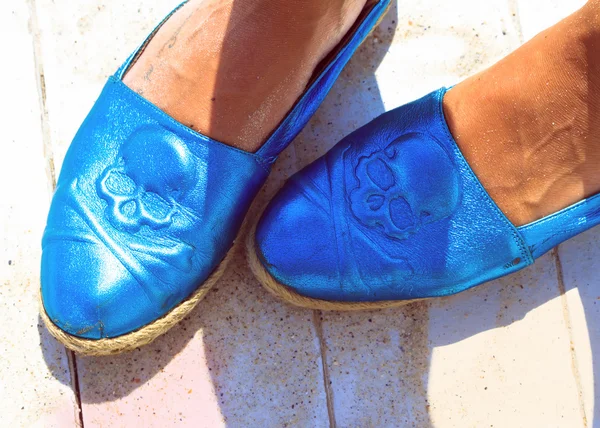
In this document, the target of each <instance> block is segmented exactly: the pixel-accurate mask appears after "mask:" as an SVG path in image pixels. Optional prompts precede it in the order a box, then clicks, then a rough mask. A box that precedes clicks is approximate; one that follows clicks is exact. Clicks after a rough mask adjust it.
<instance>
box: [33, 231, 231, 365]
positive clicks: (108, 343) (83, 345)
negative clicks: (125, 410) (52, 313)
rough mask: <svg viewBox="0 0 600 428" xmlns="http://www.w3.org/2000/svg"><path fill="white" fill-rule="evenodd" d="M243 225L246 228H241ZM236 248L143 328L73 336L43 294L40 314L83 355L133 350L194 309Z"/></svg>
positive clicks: (50, 328) (60, 337)
mask: <svg viewBox="0 0 600 428" xmlns="http://www.w3.org/2000/svg"><path fill="white" fill-rule="evenodd" d="M242 229H243V228H242ZM235 251H236V245H235V244H234V246H233V247H232V248H231V249H230V250H229V252H228V253H227V255H226V256H225V258H224V259H223V261H222V262H221V263H220V264H219V266H217V269H216V270H215V271H213V273H212V274H211V275H210V276H209V277H208V279H207V280H206V281H204V283H203V284H202V285H201V286H200V287H199V288H198V290H196V291H195V292H194V293H193V294H192V295H191V296H190V297H189V298H188V299H186V300H184V301H183V302H181V303H180V304H179V305H177V306H176V307H175V308H173V309H172V310H171V311H170V312H169V313H167V314H166V315H164V316H163V317H162V318H159V319H157V320H156V321H153V322H152V323H150V324H148V325H146V326H144V327H142V328H140V329H139V330H136V331H134V332H131V333H127V334H124V335H122V336H118V337H114V338H109V339H98V340H93V339H82V338H81V337H77V336H73V335H71V334H69V333H66V332H65V331H63V330H61V329H60V328H59V327H57V326H56V324H54V323H53V322H52V321H51V320H50V318H49V317H48V314H46V310H45V309H44V306H43V304H42V303H41V298H40V306H41V307H40V314H41V317H42V319H43V320H44V323H45V324H46V328H47V329H48V331H49V332H50V333H51V334H52V336H54V337H55V338H56V339H58V341H59V342H61V343H62V344H63V345H65V346H66V347H67V348H69V349H71V350H72V351H75V352H77V353H79V354H84V355H95V356H100V355H114V354H120V353H122V352H127V351H132V350H134V349H136V348H139V347H140V346H144V345H147V344H149V343H151V342H153V341H154V340H155V339H156V338H157V337H158V336H161V335H162V334H164V333H166V332H167V331H168V330H169V329H171V328H172V327H173V326H174V325H175V324H177V323H179V322H180V321H181V320H182V319H183V318H185V316H186V315H187V314H188V313H190V311H191V310H192V309H194V308H195V307H196V305H197V304H198V303H199V302H200V301H201V300H202V299H203V298H204V297H205V296H206V294H207V293H208V292H209V291H210V289H211V288H212V287H213V286H214V285H215V283H216V282H217V281H218V280H219V278H221V276H222V275H223V273H224V272H225V269H226V268H227V265H228V263H229V262H230V260H231V258H232V257H233V255H234V253H235Z"/></svg>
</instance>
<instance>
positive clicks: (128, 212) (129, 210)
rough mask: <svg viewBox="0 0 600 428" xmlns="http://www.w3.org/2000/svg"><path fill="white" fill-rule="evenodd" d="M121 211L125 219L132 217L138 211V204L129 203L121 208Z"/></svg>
mask: <svg viewBox="0 0 600 428" xmlns="http://www.w3.org/2000/svg"><path fill="white" fill-rule="evenodd" d="M119 210H120V211H121V214H122V215H124V216H125V217H132V216H133V215H134V214H135V212H136V211H137V203H136V202H135V201H127V202H126V203H124V204H123V205H121V206H120V207H119Z"/></svg>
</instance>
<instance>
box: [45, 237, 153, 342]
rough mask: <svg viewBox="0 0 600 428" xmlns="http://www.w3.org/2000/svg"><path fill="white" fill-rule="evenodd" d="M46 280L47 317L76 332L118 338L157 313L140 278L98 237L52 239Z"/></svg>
mask: <svg viewBox="0 0 600 428" xmlns="http://www.w3.org/2000/svg"><path fill="white" fill-rule="evenodd" d="M41 283H42V303H43V309H44V311H45V312H46V315H47V316H48V318H49V319H50V320H51V321H52V322H53V323H54V324H55V325H56V326H57V327H59V328H60V329H61V330H63V331H64V332H66V333H68V334H70V335H73V336H77V337H81V338H86V339H103V338H113V337H117V336H120V335H123V334H126V333H130V332H132V331H134V330H136V329H138V328H140V327H142V326H144V325H145V324H147V323H148V322H149V321H151V320H152V319H153V318H156V317H157V312H156V310H157V308H156V307H155V305H153V304H152V303H151V301H150V299H148V297H147V296H146V295H145V293H144V291H143V290H142V288H141V287H140V284H139V282H138V281H137V280H136V279H135V278H134V277H133V276H132V274H131V273H130V272H129V271H128V270H127V269H126V268H125V267H124V266H123V264H122V263H121V262H120V261H119V260H118V259H117V258H116V257H115V256H114V255H113V254H112V252H111V251H110V250H109V249H108V248H106V246H104V245H103V244H102V243H100V242H96V241H95V240H90V241H89V242H83V241H69V240H54V241H51V242H47V243H46V244H45V245H44V250H43V253H42V272H41Z"/></svg>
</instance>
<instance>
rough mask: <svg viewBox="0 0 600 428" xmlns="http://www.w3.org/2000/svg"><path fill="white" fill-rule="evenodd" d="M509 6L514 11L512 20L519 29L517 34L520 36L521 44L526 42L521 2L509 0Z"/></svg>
mask: <svg viewBox="0 0 600 428" xmlns="http://www.w3.org/2000/svg"><path fill="white" fill-rule="evenodd" d="M507 1H508V8H509V10H510V11H512V21H513V24H514V25H515V28H516V30H517V36H518V37H519V45H522V44H523V43H525V36H524V35H523V25H522V24H521V15H520V14H519V3H518V0H507Z"/></svg>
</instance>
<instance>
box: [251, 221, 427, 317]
mask: <svg viewBox="0 0 600 428" xmlns="http://www.w3.org/2000/svg"><path fill="white" fill-rule="evenodd" d="M258 218H260V216H259V217H258ZM257 223H258V222H255V223H254V225H253V226H252V230H250V232H249V233H248V235H247V237H246V257H247V260H248V265H249V266H250V270H252V273H253V274H254V276H255V277H256V279H257V280H258V282H260V283H261V285H262V286H263V287H264V288H265V289H266V290H267V291H268V292H269V293H271V294H273V295H274V296H275V297H278V298H279V299H282V300H285V301H286V302H288V303H291V304H292V305H294V306H299V307H301V308H306V309H316V310H324V311H367V310H373V309H387V308H395V307H399V306H404V305H407V304H410V303H414V302H418V301H420V300H425V299H413V300H383V301H380V302H338V301H330V300H321V299H314V298H312V297H306V296H303V295H301V294H298V293H297V292H295V291H293V290H292V289H291V288H290V287H287V286H285V285H283V284H281V283H279V282H278V281H277V280H276V279H275V278H273V277H272V276H271V274H270V273H269V272H267V270H266V269H265V267H264V266H263V264H262V263H261V261H260V259H259V258H258V254H257V252H256V251H257V250H256V239H255V234H256V225H257Z"/></svg>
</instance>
